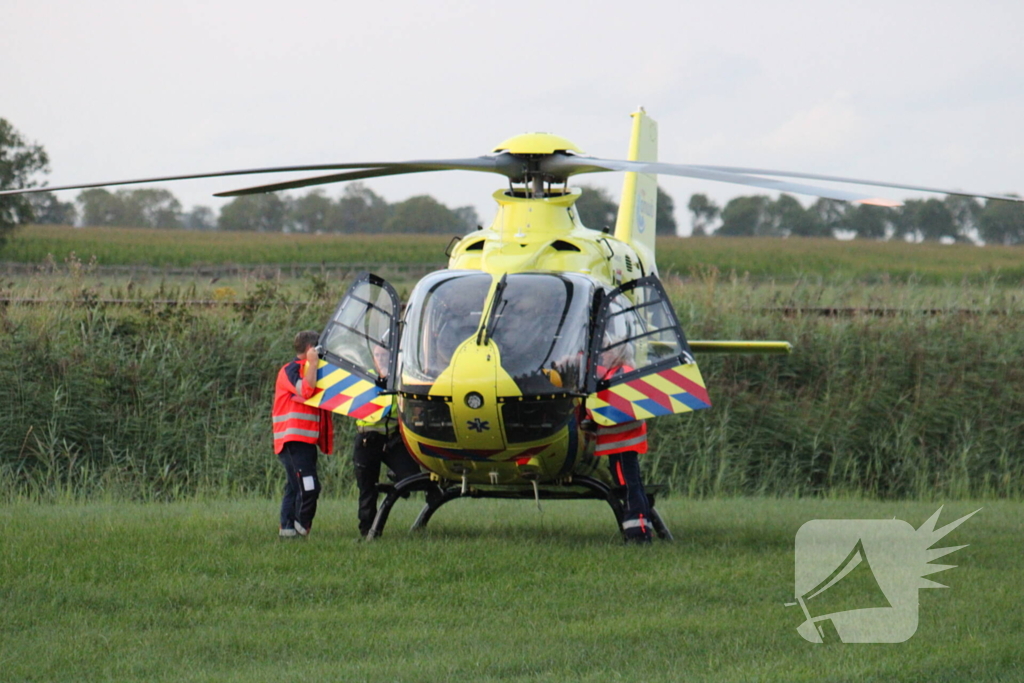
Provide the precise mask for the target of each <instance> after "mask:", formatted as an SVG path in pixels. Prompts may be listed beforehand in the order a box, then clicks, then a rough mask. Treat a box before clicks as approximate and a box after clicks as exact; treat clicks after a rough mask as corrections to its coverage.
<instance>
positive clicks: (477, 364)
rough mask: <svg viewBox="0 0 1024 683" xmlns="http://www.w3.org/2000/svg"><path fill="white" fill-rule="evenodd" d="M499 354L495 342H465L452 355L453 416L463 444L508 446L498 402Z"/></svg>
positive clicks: (482, 447) (471, 445)
mask: <svg viewBox="0 0 1024 683" xmlns="http://www.w3.org/2000/svg"><path fill="white" fill-rule="evenodd" d="M499 363H500V361H499V358H498V354H497V353H496V351H495V349H494V346H493V344H486V345H484V346H478V345H477V344H475V343H472V344H463V345H462V346H461V347H460V348H459V350H458V351H457V352H456V353H455V355H454V356H453V358H452V374H451V377H452V403H451V408H452V420H453V422H454V423H455V425H454V426H455V434H456V436H457V438H458V441H459V444H464V445H465V446H466V447H468V448H474V449H481V450H485V449H486V450H496V449H503V448H505V440H504V438H503V437H502V434H501V431H502V430H501V413H500V410H499V406H498V393H497V387H496V385H497V381H496V380H497V373H498V368H499Z"/></svg>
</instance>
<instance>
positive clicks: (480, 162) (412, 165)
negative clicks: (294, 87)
mask: <svg viewBox="0 0 1024 683" xmlns="http://www.w3.org/2000/svg"><path fill="white" fill-rule="evenodd" d="M343 169H364V170H363V172H366V171H380V170H384V169H389V170H390V173H378V174H377V175H397V174H400V173H422V172H424V171H485V172H489V173H498V174H501V175H505V176H508V177H510V178H513V177H521V176H522V175H523V172H524V164H523V162H522V161H520V160H518V159H515V158H514V157H513V156H512V155H511V154H507V153H506V154H498V155H494V156H482V157H473V158H469V159H425V160H421V161H399V162H392V161H385V162H364V163H353V164H311V165H305V166H275V167H271V168H250V169H241V170H236V171H216V172H213V173H190V174H186V175H173V176H159V177H153V178H136V179H133V180H114V181H107V182H102V183H80V184H77V185H59V186H56V187H33V188H26V189H20V190H3V191H0V196H4V195H14V194H32V193H37V192H57V191H59V190H87V189H90V188H95V187H114V186H117V185H141V184H144V183H162V182H169V181H172V180H196V179H200V178H227V177H231V176H242V175H258V174H263V173H294V172H303V171H306V172H308V171H337V170H343ZM363 177H373V176H372V175H368V176H363ZM353 179H354V178H353ZM299 187H301V186H299Z"/></svg>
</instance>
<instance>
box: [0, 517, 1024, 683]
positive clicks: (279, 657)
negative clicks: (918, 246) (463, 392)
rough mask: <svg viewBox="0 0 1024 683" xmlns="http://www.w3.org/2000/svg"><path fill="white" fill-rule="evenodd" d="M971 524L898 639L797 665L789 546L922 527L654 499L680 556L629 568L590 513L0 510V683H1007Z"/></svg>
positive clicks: (635, 555) (635, 556)
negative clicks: (361, 536)
mask: <svg viewBox="0 0 1024 683" xmlns="http://www.w3.org/2000/svg"><path fill="white" fill-rule="evenodd" d="M982 506H983V509H982V511H981V512H980V513H979V514H977V515H975V516H974V517H973V518H971V519H970V520H968V521H967V522H966V523H965V524H964V525H963V526H961V527H960V528H959V529H957V530H956V531H954V532H953V533H952V534H951V535H949V536H947V537H946V539H945V541H943V542H941V543H940V545H961V544H964V543H969V544H970V546H969V547H967V548H965V549H963V550H960V551H958V552H957V553H956V554H955V555H953V556H949V557H947V558H944V559H943V560H941V561H943V562H948V563H949V564H956V565H959V566H958V568H956V569H953V570H950V571H947V572H944V573H942V574H939V575H936V576H933V577H932V578H934V579H937V580H938V581H939V582H940V583H945V584H947V585H949V586H950V588H949V589H942V590H922V591H921V594H920V601H921V607H920V625H919V627H918V631H917V634H916V635H915V636H914V637H913V638H911V639H910V640H909V641H908V642H906V643H902V644H895V645H893V644H889V645H879V644H871V645H854V644H846V645H844V644H834V645H813V644H811V643H808V642H805V641H804V640H803V639H802V638H801V637H800V636H799V635H798V634H797V632H796V627H797V626H798V625H799V623H800V622H801V621H802V615H801V612H800V611H799V608H796V607H784V606H783V603H784V602H787V601H792V600H793V572H794V568H793V545H794V537H795V534H796V532H797V530H798V529H799V528H800V526H801V525H802V524H803V523H804V522H806V521H808V520H811V519H817V518H847V519H861V518H892V517H894V516H895V517H898V518H900V519H904V520H906V521H908V522H910V523H911V524H912V525H913V526H914V527H915V528H916V527H918V526H920V525H921V523H922V522H924V520H925V519H927V518H928V516H929V515H930V514H931V513H932V512H934V510H935V509H936V508H937V507H938V503H918V502H914V503H878V502H863V501H815V500H781V501H780V500H765V499H740V500H713V501H693V500H685V499H672V500H667V501H664V502H663V503H662V504H661V505H660V508H661V511H662V513H663V515H664V516H665V518H666V520H667V521H668V522H669V524H670V526H671V527H672V528H673V531H674V532H675V533H676V535H677V537H678V540H677V541H676V542H675V543H671V544H668V543H657V544H655V545H654V546H653V547H647V548H642V547H641V548H637V547H626V546H623V545H622V544H620V543H619V542H618V541H617V538H616V535H615V531H614V526H613V522H612V517H611V513H610V512H609V511H608V510H607V509H606V507H604V505H603V504H600V503H596V502H590V501H588V502H578V503H572V502H568V503H566V502H562V503H555V502H548V503H546V504H545V505H544V511H543V513H541V512H538V511H537V509H536V507H534V506H533V504H532V503H531V502H518V501H517V502H492V501H473V500H468V501H456V502H454V503H452V504H450V505H449V506H447V507H446V508H444V509H443V510H442V511H441V512H439V513H438V515H437V516H436V517H435V519H434V521H433V522H432V523H431V530H430V531H429V532H428V533H426V534H423V535H419V536H410V535H409V534H408V533H407V532H406V531H405V529H406V528H407V526H408V524H409V522H410V521H411V519H412V515H413V514H414V511H415V508H417V507H418V503H417V504H414V503H410V502H402V503H399V505H398V507H397V508H396V510H395V513H394V514H393V516H392V525H391V526H389V528H388V533H387V534H386V535H385V536H384V538H382V539H380V540H379V541H377V542H374V543H357V542H356V535H355V532H354V501H351V500H346V499H341V500H327V501H324V502H323V504H322V507H321V512H320V515H319V516H318V518H317V524H316V527H315V529H314V534H313V536H311V538H310V539H309V540H307V541H301V540H300V541H279V540H278V539H277V537H276V533H277V530H276V522H275V518H276V503H275V502H273V501H252V500H250V501H242V502H212V503H179V504H165V505H159V504H152V505H141V504H127V503H109V504H105V503H95V504H82V505H54V506H50V505H42V506H40V505H34V504H15V505H8V506H6V507H3V508H0V605H2V608H0V609H2V619H0V680H4V681H22V680H26V681H32V680H119V681H123V680H174V681H193V680H218V681H263V680H266V681H287V680H303V681H311V680H346V681H347V680H410V681H440V680H459V681H490V680H495V681H498V680H501V681H513V680H524V681H526V680H542V681H566V680H587V681H682V680H687V681H691V680H742V681H749V680H779V681H815V682H817V681H844V680H849V681H870V680H877V681H897V680H898V681H966V680H972V681H975V680H1003V681H1011V680H1014V681H1016V680H1024V661H1022V660H1024V647H1022V645H1021V642H1022V640H1021V638H1022V634H1024V617H1022V614H1021V598H1022V596H1024V585H1022V581H1021V564H1020V563H1021V556H1022V552H1021V551H1022V549H1024V547H1022V545H1024V543H1022V541H1024V535H1022V530H1024V512H1022V509H1021V506H1020V504H1017V503H1008V502H985V503H979V504H970V503H964V502H957V503H954V504H950V505H948V506H947V507H946V509H945V510H944V511H943V514H942V518H941V519H940V524H944V523H947V522H949V521H952V520H953V519H956V518H957V517H959V516H961V515H963V514H966V513H968V512H970V511H972V510H974V509H976V508H977V507H982Z"/></svg>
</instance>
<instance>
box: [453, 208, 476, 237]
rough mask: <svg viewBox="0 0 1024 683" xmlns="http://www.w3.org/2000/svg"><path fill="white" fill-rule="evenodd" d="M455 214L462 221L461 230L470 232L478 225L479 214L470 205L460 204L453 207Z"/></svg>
mask: <svg viewBox="0 0 1024 683" xmlns="http://www.w3.org/2000/svg"><path fill="white" fill-rule="evenodd" d="M455 215H456V217H458V219H459V221H460V222H461V223H462V227H463V232H472V231H474V230H476V229H477V226H478V225H480V216H478V215H477V213H476V209H475V208H474V207H472V206H460V207H459V208H457V209H455Z"/></svg>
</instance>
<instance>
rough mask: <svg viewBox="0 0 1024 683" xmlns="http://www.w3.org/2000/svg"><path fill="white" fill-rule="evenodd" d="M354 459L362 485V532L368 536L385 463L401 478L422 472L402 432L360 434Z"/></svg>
mask: <svg viewBox="0 0 1024 683" xmlns="http://www.w3.org/2000/svg"><path fill="white" fill-rule="evenodd" d="M352 462H353V464H354V465H355V470H356V486H358V487H359V512H358V516H359V533H361V534H363V535H364V536H365V535H366V532H367V531H369V530H370V526H371V525H372V524H373V518H374V517H376V516H377V482H378V481H379V480H380V467H381V464H386V465H387V466H388V468H389V469H390V470H391V471H392V472H394V473H395V477H396V478H397V481H401V480H403V479H405V478H406V477H411V476H412V475H414V474H419V472H420V466H419V465H417V464H416V461H415V460H413V459H412V456H411V455H409V451H408V450H406V448H405V444H404V443H403V442H402V437H401V436H400V435H399V434H393V435H391V436H388V435H386V434H381V433H378V432H366V433H365V434H356V439H355V443H354V444H353V446H352Z"/></svg>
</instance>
